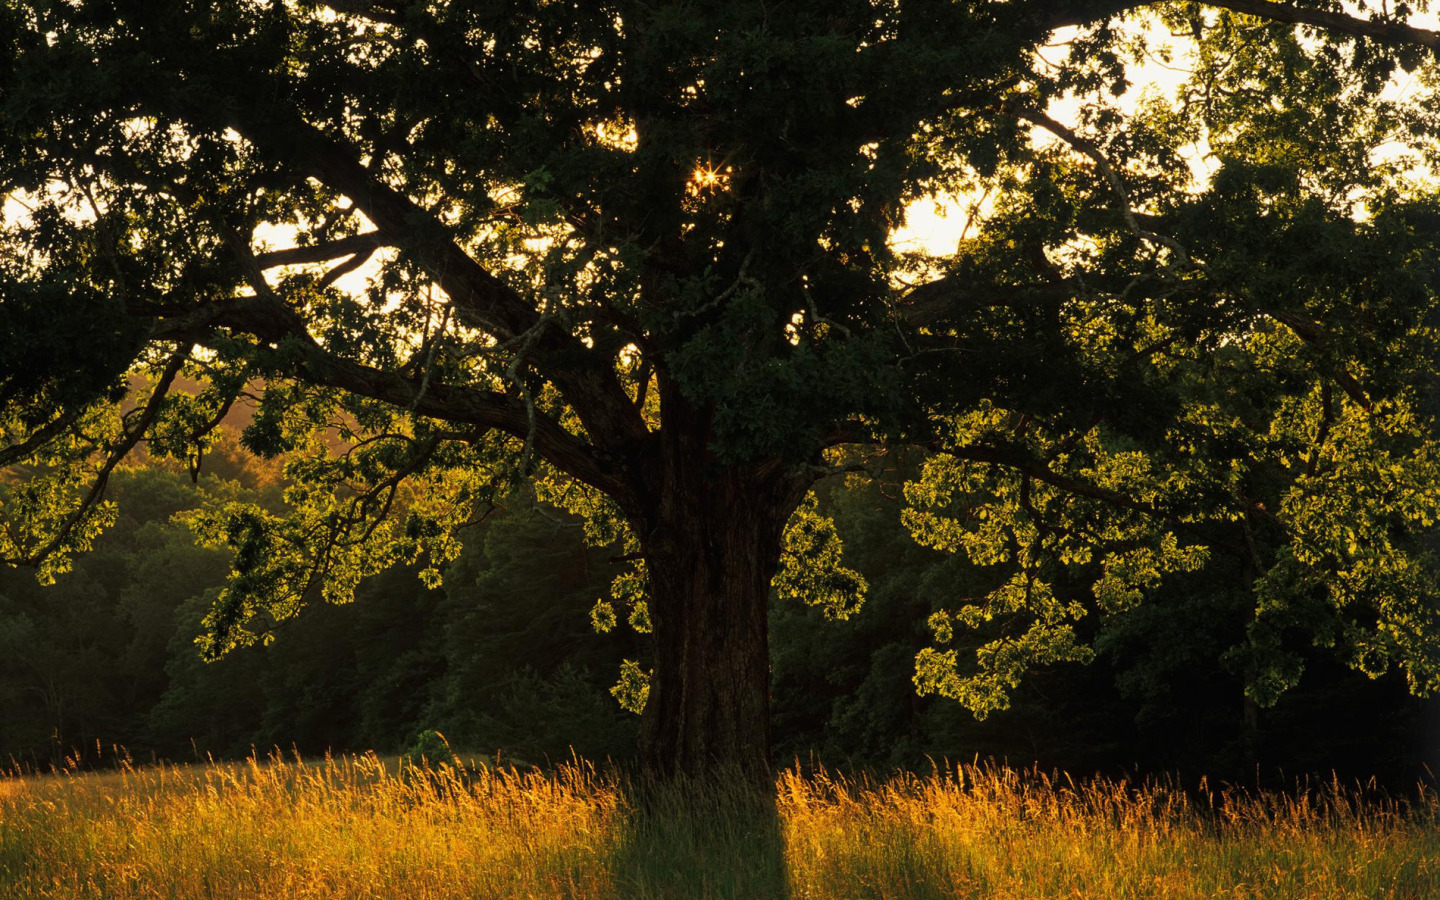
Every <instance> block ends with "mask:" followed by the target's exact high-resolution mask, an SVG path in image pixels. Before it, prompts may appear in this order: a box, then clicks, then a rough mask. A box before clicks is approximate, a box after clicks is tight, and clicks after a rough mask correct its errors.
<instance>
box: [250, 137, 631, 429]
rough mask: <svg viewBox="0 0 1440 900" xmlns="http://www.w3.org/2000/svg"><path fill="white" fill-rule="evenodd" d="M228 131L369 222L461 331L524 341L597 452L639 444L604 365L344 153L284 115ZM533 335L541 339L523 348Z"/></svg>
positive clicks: (625, 403)
mask: <svg viewBox="0 0 1440 900" xmlns="http://www.w3.org/2000/svg"><path fill="white" fill-rule="evenodd" d="M236 124H237V130H238V131H240V133H241V134H243V135H244V136H245V137H246V139H247V140H249V141H251V142H252V143H254V144H255V145H256V146H258V147H261V148H263V149H265V150H266V151H267V152H271V153H275V154H276V155H278V156H280V157H282V158H284V159H287V160H289V161H290V162H291V163H292V164H294V165H296V166H298V167H299V168H300V169H302V170H304V171H306V172H307V173H308V174H310V175H312V176H314V177H315V178H317V179H318V180H319V181H321V182H323V183H324V184H326V185H328V186H329V187H331V188H333V189H335V190H336V191H339V192H340V193H342V194H344V195H346V196H347V197H349V198H350V199H351V202H353V203H354V204H355V206H356V207H357V208H358V209H359V210H360V211H361V212H363V213H364V214H365V215H366V216H367V217H368V218H369V219H370V221H372V222H374V223H375V226H376V233H377V234H378V235H379V236H380V238H381V239H382V240H383V241H384V242H385V243H387V244H393V245H395V246H401V247H405V248H408V249H411V250H413V251H414V252H415V254H416V258H417V260H418V261H419V262H420V264H421V265H422V266H424V268H425V269H426V271H427V272H428V273H429V275H430V277H431V278H433V279H434V280H435V283H436V284H437V285H439V287H440V288H441V289H442V290H444V291H445V293H446V294H447V295H449V297H450V299H451V302H452V303H454V305H455V309H456V312H457V315H458V317H459V318H460V319H461V320H462V321H464V322H465V323H466V324H467V325H470V326H471V327H476V328H479V329H481V330H482V331H485V332H486V333H488V334H491V335H494V336H495V337H497V338H500V339H501V340H506V341H508V340H514V339H515V338H522V337H524V338H527V341H526V343H527V345H528V346H529V347H530V348H531V354H532V357H531V359H530V360H529V363H530V364H531V365H532V366H533V367H534V368H535V369H536V370H537V371H539V372H540V373H541V374H542V375H544V376H545V377H546V378H548V379H549V380H550V381H551V382H553V383H554V384H555V386H556V387H557V388H558V389H559V390H560V392H561V394H562V395H564V397H565V399H566V401H567V402H568V403H569V404H570V406H571V407H572V408H573V409H574V410H575V413H576V415H577V416H579V418H580V421H581V423H582V424H583V425H584V427H585V430H586V433H587V434H588V435H589V436H590V439H591V441H592V442H594V444H595V446H596V447H597V448H599V449H600V450H601V451H602V452H613V453H617V454H623V453H625V452H626V450H627V447H633V446H634V445H635V444H636V443H638V442H640V441H643V440H644V439H645V438H646V437H647V436H648V434H649V430H648V428H647V427H646V425H645V420H644V418H643V417H642V416H641V414H640V411H639V410H637V409H636V408H635V406H634V404H633V403H632V402H631V400H630V397H629V396H628V395H627V394H626V392H625V389H624V387H623V386H622V385H621V384H620V381H619V379H618V378H617V377H616V375H615V372H614V369H613V366H612V365H611V361H610V360H608V359H605V358H602V356H601V355H600V354H598V353H595V352H594V351H593V350H591V349H590V348H589V347H587V346H585V345H584V344H583V343H581V342H580V340H579V339H578V338H576V337H575V336H574V335H573V334H570V333H569V332H567V331H565V330H564V329H563V328H561V327H559V325H558V323H553V321H547V320H545V319H543V318H542V316H541V314H540V312H539V311H538V310H537V309H535V307H534V306H532V305H531V304H530V303H529V302H527V301H526V300H525V298H524V297H522V296H520V295H519V294H518V293H516V292H515V291H514V290H513V289H512V288H510V286H508V285H507V284H505V283H504V282H503V281H501V280H500V279H499V278H497V277H496V276H495V275H493V274H491V273H490V272H489V271H487V270H486V269H485V268H484V267H483V266H481V265H480V264H479V263H477V262H476V261H475V260H474V259H472V258H471V257H470V255H469V254H467V253H466V252H465V251H464V250H462V249H461V248H460V247H459V246H457V245H456V244H455V242H454V241H452V240H450V239H449V237H447V236H446V234H445V230H444V227H443V226H442V225H441V224H440V223H439V222H438V221H437V220H436V219H435V217H434V216H433V215H432V214H431V213H430V212H429V211H428V210H426V209H425V208H424V207H422V206H420V205H419V204H417V203H415V202H414V201H413V200H411V199H410V198H409V197H407V196H405V195H404V194H402V193H401V192H399V191H397V190H396V189H395V188H393V187H391V186H390V185H388V184H386V183H385V182H384V181H382V180H381V179H379V178H377V177H376V176H375V174H374V173H372V172H371V171H370V170H369V169H367V168H366V167H365V166H363V165H361V164H360V162H359V161H358V160H357V159H356V157H355V154H354V153H353V151H351V150H349V149H348V148H346V147H344V146H343V145H341V144H340V143H338V142H336V141H335V140H333V139H331V138H330V137H328V136H326V135H325V134H324V133H322V132H321V131H320V130H319V129H317V128H315V127H314V126H312V125H310V124H309V123H307V122H305V121H304V120H303V119H301V118H300V117H299V116H296V115H293V114H284V115H281V114H266V115H262V114H259V113H253V112H251V113H246V112H241V113H239V114H238V115H237V123H236ZM535 330H538V331H540V332H541V333H540V334H539V335H538V337H535V338H534V339H533V340H530V339H529V336H530V335H531V334H532V331H535Z"/></svg>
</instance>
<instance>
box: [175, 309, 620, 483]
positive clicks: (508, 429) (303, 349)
mask: <svg viewBox="0 0 1440 900" xmlns="http://www.w3.org/2000/svg"><path fill="white" fill-rule="evenodd" d="M221 328H224V329H228V330H231V331H235V332H240V333H243V334H247V335H251V336H253V337H255V338H258V339H259V340H261V341H264V342H265V343H268V344H277V345H278V344H280V343H281V342H286V344H287V347H290V348H295V349H297V350H298V355H299V359H298V361H297V362H296V364H295V366H296V369H297V372H296V374H298V375H302V376H303V377H304V378H305V379H306V380H307V381H309V382H311V383H314V384H318V385H324V386H327V387H333V388H338V389H340V390H344V391H347V392H349V393H352V394H356V395H358V396H361V397H369V398H370V399H372V400H380V401H382V402H385V403H388V404H390V405H392V406H395V407H398V408H400V409H409V410H411V411H412V412H413V413H415V414H417V415H422V416H427V417H430V418H434V419H440V420H443V421H447V422H454V423H457V424H463V425H471V426H474V427H477V428H480V429H484V430H487V431H488V430H492V429H493V430H498V431H501V432H504V433H505V434H508V435H511V436H512V437H515V438H518V439H520V440H527V439H530V438H531V437H532V436H533V441H534V447H535V451H536V452H537V453H539V454H540V455H541V456H542V457H543V458H544V459H545V460H546V461H547V462H549V463H550V464H551V465H554V466H555V467H556V468H558V469H560V470H561V471H563V472H566V473H568V474H570V475H573V476H574V477H575V478H577V479H579V480H580V481H583V482H585V483H586V484H589V485H591V486H593V487H596V488H598V489H600V490H602V491H605V492H606V493H610V494H612V496H618V497H626V496H628V495H629V488H628V487H627V485H626V484H625V482H624V481H623V480H622V479H621V478H619V477H618V476H617V474H616V473H615V472H613V471H611V470H610V469H608V468H607V467H606V466H604V465H603V464H602V462H601V461H600V460H599V459H598V458H597V457H596V455H595V453H594V452H593V451H592V450H591V448H590V447H588V446H587V445H586V444H585V443H584V442H583V441H582V440H580V439H579V438H578V437H576V436H575V435H573V434H571V433H570V432H568V431H566V430H565V429H564V428H562V427H561V426H560V425H559V423H557V422H556V421H555V420H554V419H552V418H550V417H549V416H546V415H543V414H534V415H533V418H532V412H531V410H529V409H527V407H526V404H524V403H523V402H521V401H520V400H519V399H518V398H514V397H508V396H506V395H504V394H501V393H498V392H493V391H481V390H476V389H474V388H469V387H464V386H460V385H451V384H445V383H442V382H437V381H435V380H433V379H431V380H430V382H429V383H428V384H426V385H425V386H424V389H423V390H422V389H421V387H422V386H421V383H420V381H418V380H415V379H411V378H406V377H404V376H402V375H399V374H397V373H394V372H388V371H385V370H382V369H376V368H373V367H371V366H366V365H362V364H360V363H356V362H352V361H350V360H347V359H343V358H341V357H338V356H336V355H335V354H333V353H330V352H329V351H327V350H325V348H323V347H322V346H320V344H319V343H317V342H316V341H315V340H314V339H313V338H312V337H311V336H310V335H309V333H308V332H307V331H306V330H305V323H304V321H303V320H301V318H300V316H299V315H298V314H296V313H294V312H292V311H291V310H289V309H286V308H285V307H284V306H283V305H281V304H280V303H279V302H278V301H276V300H272V299H267V298H262V297H239V298H235V299H232V300H226V301H222V302H218V303H213V304H210V305H208V306H205V307H202V308H200V309H197V310H193V311H191V312H189V313H186V314H183V315H178V316H173V317H170V318H167V319H162V320H160V321H159V322H157V323H156V325H155V327H154V329H153V330H152V332H151V335H152V338H153V339H155V340H172V341H190V342H193V343H195V344H199V345H202V346H211V345H213V344H214V343H215V337H216V335H215V331H216V329H221Z"/></svg>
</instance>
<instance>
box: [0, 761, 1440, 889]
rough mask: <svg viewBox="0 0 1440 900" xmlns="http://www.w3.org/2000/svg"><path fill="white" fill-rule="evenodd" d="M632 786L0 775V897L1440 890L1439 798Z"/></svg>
mask: <svg viewBox="0 0 1440 900" xmlns="http://www.w3.org/2000/svg"><path fill="white" fill-rule="evenodd" d="M776 788H777V790H776V794H775V797H774V800H773V802H772V801H771V800H770V798H768V797H757V796H756V795H755V794H753V793H751V792H747V791H745V790H743V789H741V788H739V787H734V786H726V785H723V784H722V785H720V786H718V787H716V786H713V785H712V786H709V787H705V788H700V787H698V786H696V785H689V786H686V785H680V786H678V787H677V786H670V787H664V788H653V787H652V788H639V789H637V788H636V787H635V786H633V785H631V784H630V783H628V782H626V781H625V780H623V779H621V778H617V777H612V776H606V775H601V774H598V773H597V772H596V771H595V770H594V769H592V768H590V767H589V766H586V765H584V764H580V763H577V764H574V765H570V766H565V767H561V768H559V769H557V770H555V771H554V772H551V773H548V774H542V773H539V772H514V771H505V770H499V771H495V770H488V769H482V770H479V771H474V772H469V771H466V770H464V769H460V768H457V767H455V766H451V765H440V766H437V767H435V768H433V769H430V770H425V771H418V770H413V769H409V768H403V767H398V766H397V765H395V764H393V763H388V762H387V761H384V760H381V759H380V758H378V757H376V756H374V755H373V754H372V755H365V756H357V757H344V758H336V759H327V760H324V761H319V762H302V761H299V760H285V759H280V758H272V759H270V760H266V761H261V760H250V761H249V762H247V763H240V764H212V765H206V766H185V767H173V766H160V767H147V768H143V769H131V768H128V767H127V768H125V769H123V770H121V771H118V772H113V773H107V774H68V775H67V774H60V775H51V776H45V777H28V778H12V779H9V780H0V898H7V900H8V898H27V900H29V898H64V900H72V898H105V900H131V898H217V900H231V898H234V900H241V898H243V900H254V898H272V897H273V898H342V897H343V898H372V897H373V898H416V900H428V898H436V900H439V898H546V900H549V898H596V900H600V898H604V900H612V898H613V900H619V898H627V900H628V898H659V897H666V898H687V900H688V898H707V897H715V898H719V897H725V898H737V900H738V898H744V900H766V898H780V897H789V898H794V900H811V898H814V900H820V898H827V900H828V898H835V900H859V898H886V900H890V898H897V900H898V898H911V900H929V898H957V897H964V898H986V900H1005V898H1014V900H1021V898H1023V900H1033V898H1067V900H1074V898H1104V900H1110V898H1140V897H1146V898H1150V897H1153V898H1186V900H1190V898H1261V897H1264V898H1271V897H1273V898H1285V900H1294V898H1315V900H1337V898H1361V897H1364V898H1370V897H1373V898H1429V897H1436V898H1440V803H1437V799H1436V797H1435V795H1434V794H1433V793H1419V794H1417V795H1416V796H1415V797H1412V798H1410V799H1407V800H1399V799H1394V798H1384V797H1379V798H1369V799H1364V798H1362V797H1361V795H1360V794H1359V793H1358V792H1356V791H1350V790H1346V789H1344V788H1342V787H1340V786H1338V785H1329V786H1325V787H1324V788H1322V789H1317V790H1310V791H1305V792H1302V793H1299V794H1296V795H1291V796H1282V795H1277V794H1261V795H1252V796H1246V795H1237V794H1229V793H1224V792H1217V793H1206V792H1203V791H1202V792H1200V793H1199V794H1195V795H1187V794H1186V793H1183V792H1181V791H1178V790H1172V789H1167V788H1164V787H1155V786H1152V787H1145V788H1136V787H1135V786H1133V785H1130V784H1126V783H1121V782H1109V781H1087V782H1080V783H1075V782H1071V781H1069V780H1068V779H1064V778H1061V779H1060V780H1058V781H1057V780H1056V779H1054V778H1051V777H1046V776H1044V775H1041V774H1037V773H1028V774H1027V773H1017V772H1014V771H1011V770H1007V769H1003V768H994V767H983V766H961V767H957V768H954V769H948V770H943V771H937V772H935V773H934V774H932V775H930V776H927V777H918V776H912V775H900V776H895V777H893V778H890V779H887V780H869V779H866V778H863V777H860V778H847V777H841V776H837V775H831V774H826V773H818V774H810V775H802V774H800V773H798V772H787V773H785V774H782V775H781V776H780V777H779V778H778V779H777V785H776Z"/></svg>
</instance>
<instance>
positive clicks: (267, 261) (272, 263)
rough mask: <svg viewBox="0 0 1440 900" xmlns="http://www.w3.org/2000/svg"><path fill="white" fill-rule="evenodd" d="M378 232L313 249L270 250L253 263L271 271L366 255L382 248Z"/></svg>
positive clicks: (369, 232) (324, 244)
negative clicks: (277, 267)
mask: <svg viewBox="0 0 1440 900" xmlns="http://www.w3.org/2000/svg"><path fill="white" fill-rule="evenodd" d="M381 237H382V236H381V234H380V232H378V231H367V232H366V233H364V234H356V235H352V236H350V237H343V238H340V239H338V240H334V241H326V242H325V243H323V244H316V245H315V246H313V247H289V248H287V249H285V250H271V251H268V252H266V253H258V254H256V255H255V261H256V262H257V263H259V264H260V268H262V269H273V268H275V267H276V266H303V265H309V264H311V263H318V262H329V261H330V260H332V259H340V258H341V257H344V256H355V255H358V254H362V253H368V252H369V251H372V250H374V249H376V248H377V247H380V246H383V245H384V243H385V241H383V240H382V239H381Z"/></svg>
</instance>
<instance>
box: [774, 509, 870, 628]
mask: <svg viewBox="0 0 1440 900" xmlns="http://www.w3.org/2000/svg"><path fill="white" fill-rule="evenodd" d="M843 548H844V545H843V544H842V543H841V541H840V535H839V534H838V533H837V532H836V530H835V522H834V521H833V520H832V519H829V518H826V517H825V516H822V515H820V514H819V503H818V500H817V498H816V497H815V495H814V494H813V493H812V494H811V495H810V496H809V497H807V498H806V499H805V502H804V503H802V504H800V508H799V509H797V510H795V512H794V513H793V514H791V516H790V521H789V522H788V523H786V525H785V534H784V535H783V536H782V537H781V539H780V569H779V571H777V572H776V573H775V578H774V586H775V593H776V594H778V595H779V597H780V599H781V600H799V601H801V602H803V603H806V604H808V605H810V606H818V607H820V608H821V609H822V610H824V611H825V615H826V617H827V618H831V619H841V620H843V619H848V618H850V616H851V615H853V614H854V613H855V612H856V611H857V610H859V609H860V606H861V604H863V603H864V602H865V592H866V590H867V589H868V587H869V586H868V585H867V584H866V583H865V578H864V576H862V575H861V574H860V573H859V572H856V571H855V570H854V569H847V568H845V567H844V566H842V565H841V564H840V554H841V553H842V551H843Z"/></svg>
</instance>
